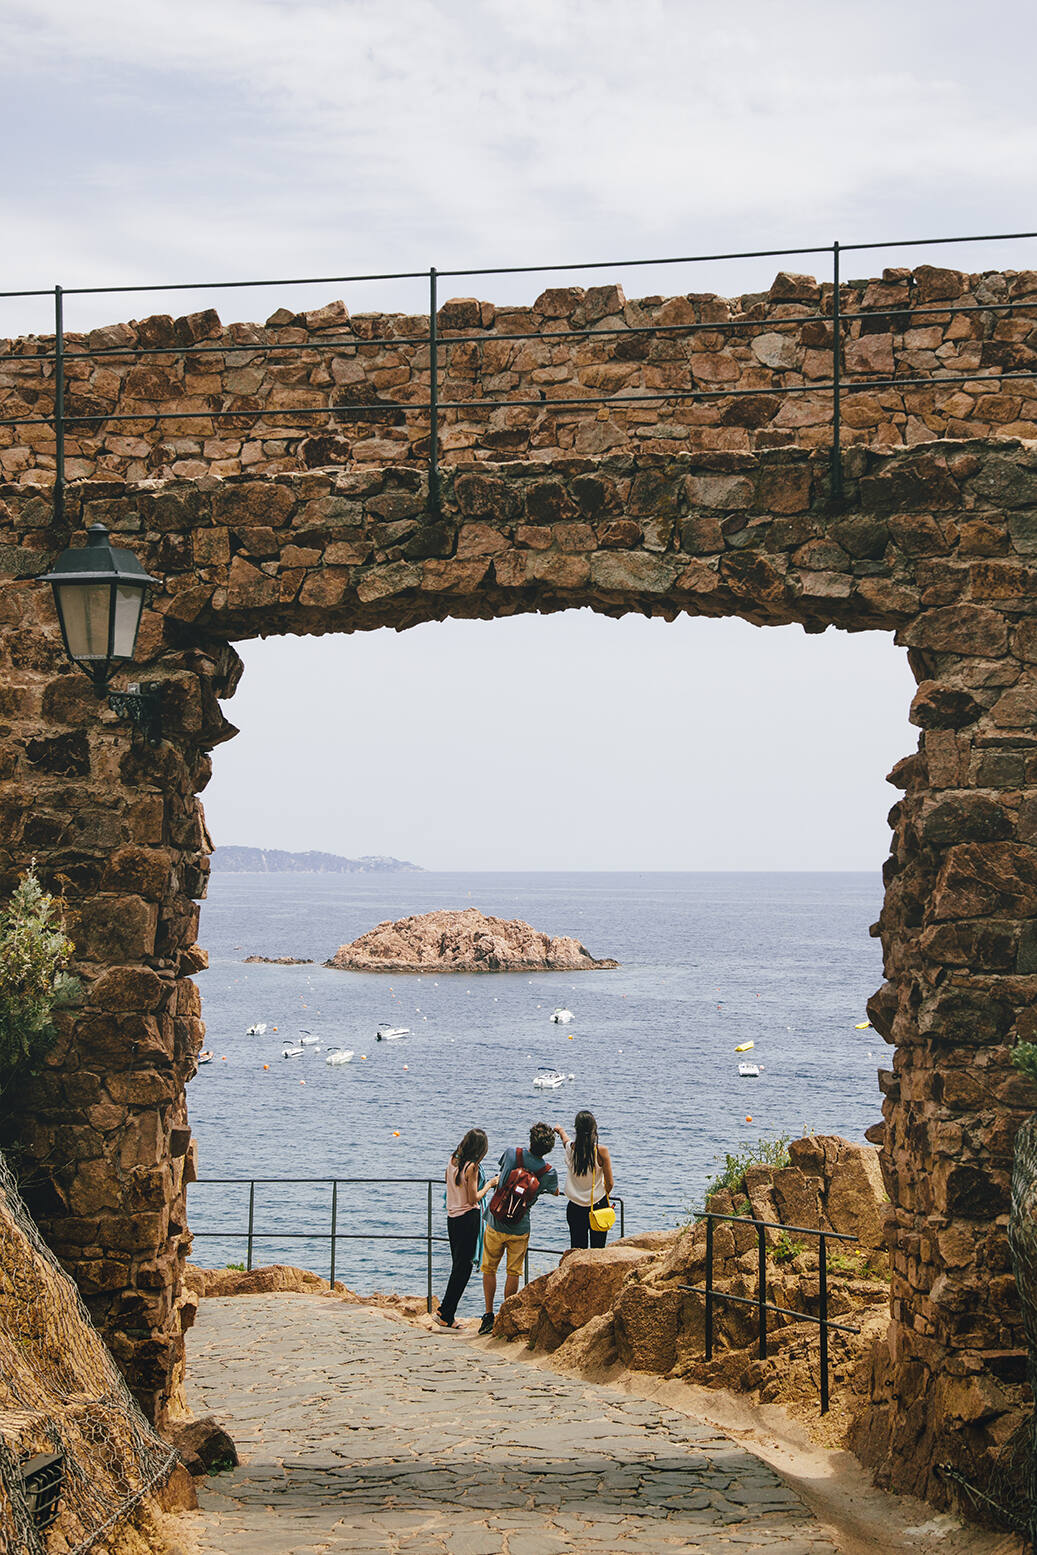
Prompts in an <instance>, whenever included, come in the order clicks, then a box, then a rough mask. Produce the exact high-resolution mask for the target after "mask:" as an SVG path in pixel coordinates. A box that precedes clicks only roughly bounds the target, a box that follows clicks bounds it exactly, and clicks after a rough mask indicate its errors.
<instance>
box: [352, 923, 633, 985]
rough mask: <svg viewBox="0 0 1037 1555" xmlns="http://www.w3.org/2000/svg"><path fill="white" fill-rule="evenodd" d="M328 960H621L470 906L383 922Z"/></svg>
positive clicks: (373, 967)
mask: <svg viewBox="0 0 1037 1555" xmlns="http://www.w3.org/2000/svg"><path fill="white" fill-rule="evenodd" d="M324 965H325V966H333V967H338V968H339V970H340V971H345V972H590V971H594V970H600V969H601V968H603V967H616V966H618V965H619V962H618V961H607V960H606V961H595V960H594V957H593V956H592V955H590V953H589V952H588V951H586V950H584V948H583V946H582V945H581V944H580V942H579V940H575V939H571V938H569V937H568V936H567V935H559V936H552V935H550V934H542V933H541V932H540V931H539V930H538V929H532V928H530V926H529V924H528V923H523V922H521V920H520V919H518V918H511V919H504V918H487V917H485V916H484V914H483V913H481V912H479V911H478V909H477V908H475V907H467V908H465V909H464V910H463V911H460V912H426V913H421V914H420V915H418V916H416V917H413V918H400V919H398V920H397V922H396V923H380V924H378V926H377V928H374V929H371V930H369V932H368V933H367V934H361V936H360V938H359V939H355V940H354V941H353V943H352V944H351V945H341V946H340V947H339V949H338V950H337V951H336V952H335V954H334V955H333V956H332V958H331V960H330V961H325V963H324Z"/></svg>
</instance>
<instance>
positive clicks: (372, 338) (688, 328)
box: [10, 293, 1037, 404]
mask: <svg viewBox="0 0 1037 1555" xmlns="http://www.w3.org/2000/svg"><path fill="white" fill-rule="evenodd" d="M48 295H50V294H49V293H48ZM1024 309H1025V310H1026V311H1027V312H1030V313H1032V312H1034V311H1035V310H1037V297H1035V298H1034V299H1033V300H1029V301H1024V302H967V303H953V302H949V301H948V302H946V303H942V304H934V305H933V306H932V307H916V306H915V305H914V304H913V303H911V302H901V303H897V304H895V305H894V306H892V307H889V308H866V309H864V310H863V311H860V312H856V313H847V312H845V311H840V314H839V319H840V322H842V323H843V324H847V323H851V324H852V323H859V322H860V321H861V320H863V319H883V318H904V317H905V316H906V315H908V314H909V315H910V317H911V320H912V322H913V321H914V319H916V318H926V317H928V316H929V315H933V316H938V317H940V318H946V317H948V316H949V315H959V314H969V313H1015V312H1021V311H1023V310H1024ZM521 311H527V310H521ZM832 322H833V319H832V315H831V314H830V313H796V314H788V315H786V316H785V317H784V318H772V317H770V316H767V317H765V318H751V319H750V318H745V319H716V320H714V321H713V322H711V323H710V322H707V321H705V320H696V321H694V322H689V323H687V324H611V325H608V326H607V327H605V328H602V327H600V326H599V325H597V324H588V325H587V327H586V328H585V329H530V330H521V331H514V332H513V331H511V330H491V329H485V330H482V331H481V332H480V333H479V334H477V335H452V334H444V333H443V330H444V327H445V326H444V325H442V324H440V325H439V326H438V328H437V333H436V342H437V345H438V346H439V348H440V349H444V348H446V347H449V346H471V345H491V344H493V345H496V344H499V343H500V342H501V341H512V340H514V341H523V340H587V341H591V340H604V339H608V338H610V337H611V336H613V335H615V336H617V337H619V338H622V339H624V340H626V339H629V338H631V337H633V336H638V335H653V336H654V335H696V334H716V333H720V332H723V331H724V330H731V329H759V327H760V325H761V324H764V325H766V327H767V328H768V329H798V328H800V327H801V326H802V325H803V324H831V323H832ZM284 327H285V328H288V327H289V326H287V325H286V326H284ZM28 338H30V339H31V338H33V337H31V336H30V337H28ZM42 338H46V337H45V336H44V337H42ZM66 338H67V339H71V338H75V337H74V336H73V335H67V336H66ZM428 341H429V337H428V333H427V332H426V333H425V334H422V335H351V336H350V337H349V339H348V340H334V339H325V338H322V339H320V340H256V341H251V340H250V341H241V342H236V341H232V342H230V343H227V344H224V345H218V346H211V345H200V344H198V343H192V344H184V345H181V344H176V345H167V346H137V345H118V346H97V347H95V348H92V349H90V350H87V351H63V352H62V353H61V355H62V357H63V359H64V361H66V362H75V361H84V360H85V361H94V360H98V359H104V358H109V357H110V358H114V359H116V360H121V359H122V358H125V357H140V356H164V357H181V356H206V355H211V356H227V357H230V356H237V355H242V356H245V355H255V354H257V353H258V354H261V355H266V356H270V355H276V354H278V353H280V352H284V353H286V354H289V355H290V354H292V353H296V352H298V353H303V352H307V351H310V352H318V353H323V352H327V351H350V350H351V351H359V350H361V349H362V348H363V347H364V346H423V345H428ZM1009 343H1010V342H1009ZM57 356H58V353H57V352H56V351H24V352H18V353H16V354H15V355H13V356H12V357H11V358H10V360H12V361H19V362H20V361H24V362H54V361H56V360H57ZM772 392H774V393H778V392H780V391H779V390H774V391H772ZM501 403H502V404H510V403H511V401H510V400H505V401H501Z"/></svg>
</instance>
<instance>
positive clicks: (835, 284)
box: [830, 243, 843, 501]
mask: <svg viewBox="0 0 1037 1555" xmlns="http://www.w3.org/2000/svg"><path fill="white" fill-rule="evenodd" d="M841 376H842V318H841V316H840V304H839V244H838V243H833V244H832V470H831V483H830V484H831V490H832V496H833V497H834V498H835V499H836V500H837V501H838V500H840V499H841V498H842V494H843V454H842V447H841V442H840V433H841V416H842V407H841V406H840V403H839V389H840V382H841Z"/></svg>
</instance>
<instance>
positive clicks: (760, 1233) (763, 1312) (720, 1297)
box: [678, 1210, 860, 1415]
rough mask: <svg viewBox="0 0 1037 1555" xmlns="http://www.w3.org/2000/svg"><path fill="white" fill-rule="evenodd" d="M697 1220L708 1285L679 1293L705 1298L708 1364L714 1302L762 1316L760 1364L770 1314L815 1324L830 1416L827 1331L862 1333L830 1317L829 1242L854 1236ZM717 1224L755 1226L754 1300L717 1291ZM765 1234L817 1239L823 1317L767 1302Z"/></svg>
mask: <svg viewBox="0 0 1037 1555" xmlns="http://www.w3.org/2000/svg"><path fill="white" fill-rule="evenodd" d="M696 1219H698V1220H704V1221H705V1222H706V1283H705V1285H681V1286H678V1289H679V1290H684V1291H688V1292H689V1293H690V1294H693V1295H696V1296H705V1298H706V1360H707V1361H711V1360H712V1359H713V1303H714V1301H734V1302H737V1303H738V1304H739V1306H743V1307H756V1308H757V1311H758V1314H759V1330H758V1332H759V1341H758V1342H759V1355H760V1360H761V1361H765V1360H766V1359H767V1313H768V1312H776V1313H779V1314H780V1315H781V1316H782V1317H788V1318H791V1319H792V1320H793V1321H794V1322H796V1323H816V1324H817V1325H818V1327H819V1328H820V1331H821V1333H820V1340H821V1413H822V1414H823V1415H825V1414H827V1413H828V1330H829V1329H830V1328H836V1329H838V1330H839V1332H840V1333H844V1334H859V1333H860V1329H859V1328H854V1327H852V1326H851V1325H850V1324H849V1323H833V1322H831V1321H830V1319H829V1316H828V1259H827V1246H826V1244H827V1242H829V1241H836V1242H856V1241H857V1238H856V1237H855V1236H848V1235H847V1234H846V1232H844V1231H818V1230H812V1229H811V1228H810V1227H809V1226H786V1225H783V1224H782V1223H781V1222H780V1221H775V1220H756V1219H754V1218H753V1216H751V1215H718V1214H714V1213H712V1211H710V1210H699V1211H697V1213H696ZM716 1220H730V1221H733V1222H734V1223H735V1224H738V1225H743V1226H752V1227H753V1228H754V1229H755V1231H756V1236H757V1280H758V1285H757V1291H758V1294H757V1295H756V1297H755V1298H753V1297H752V1296H733V1295H730V1294H729V1293H728V1292H727V1291H722V1290H717V1289H716V1288H715V1287H714V1285H713V1222H714V1221H716ZM766 1231H794V1232H796V1233H797V1234H798V1235H801V1236H816V1237H817V1238H818V1242H819V1245H818V1305H819V1307H820V1315H819V1316H818V1317H814V1315H813V1313H811V1312H796V1311H794V1310H793V1309H792V1308H791V1307H779V1306H775V1305H774V1303H773V1302H770V1301H768V1300H767V1242H766V1237H765V1235H764V1233H765V1232H766Z"/></svg>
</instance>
